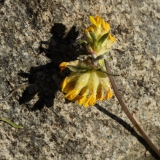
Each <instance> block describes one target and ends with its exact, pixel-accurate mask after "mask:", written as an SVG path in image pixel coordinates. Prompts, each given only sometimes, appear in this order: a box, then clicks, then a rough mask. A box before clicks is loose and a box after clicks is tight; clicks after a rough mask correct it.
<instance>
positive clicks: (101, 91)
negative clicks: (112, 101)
mask: <svg viewBox="0 0 160 160" xmlns="http://www.w3.org/2000/svg"><path fill="white" fill-rule="evenodd" d="M96 98H97V100H103V89H102V85H99V86H98V89H97V97H96Z"/></svg>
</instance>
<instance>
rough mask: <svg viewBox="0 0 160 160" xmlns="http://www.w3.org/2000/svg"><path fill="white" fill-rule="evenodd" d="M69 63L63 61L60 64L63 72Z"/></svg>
mask: <svg viewBox="0 0 160 160" xmlns="http://www.w3.org/2000/svg"><path fill="white" fill-rule="evenodd" d="M67 64H68V62H62V63H61V64H60V65H59V68H60V70H61V72H62V71H63V70H64V69H65V68H66V67H67Z"/></svg>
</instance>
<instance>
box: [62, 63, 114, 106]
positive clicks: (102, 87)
mask: <svg viewBox="0 0 160 160" xmlns="http://www.w3.org/2000/svg"><path fill="white" fill-rule="evenodd" d="M70 63H72V67H73V66H74V65H73V64H74V62H68V66H69V67H70ZM63 64H65V63H64V62H63V63H61V64H60V68H64V67H63ZM66 67H67V66H66ZM75 67H76V66H75ZM76 68H79V72H78V70H77V72H71V74H70V75H69V76H67V77H66V78H65V79H64V80H63V82H62V84H61V87H62V91H63V92H64V93H66V95H65V98H66V99H68V100H71V101H74V102H77V103H78V104H79V105H83V106H84V107H88V106H91V105H94V104H95V103H96V101H97V100H103V99H106V100H107V99H109V98H111V97H112V96H113V92H112V90H111V86H110V82H109V78H108V76H107V75H106V73H104V72H102V71H99V70H95V69H89V70H88V71H85V72H84V70H83V71H82V72H81V70H82V68H81V69H80V67H76Z"/></svg>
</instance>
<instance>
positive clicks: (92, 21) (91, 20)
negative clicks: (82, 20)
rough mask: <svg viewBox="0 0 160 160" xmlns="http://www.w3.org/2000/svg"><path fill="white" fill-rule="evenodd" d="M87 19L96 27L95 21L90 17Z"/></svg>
mask: <svg viewBox="0 0 160 160" xmlns="http://www.w3.org/2000/svg"><path fill="white" fill-rule="evenodd" d="M89 19H90V22H91V23H93V24H94V25H95V26H96V27H97V22H96V21H95V19H94V18H93V17H92V16H90V17H89Z"/></svg>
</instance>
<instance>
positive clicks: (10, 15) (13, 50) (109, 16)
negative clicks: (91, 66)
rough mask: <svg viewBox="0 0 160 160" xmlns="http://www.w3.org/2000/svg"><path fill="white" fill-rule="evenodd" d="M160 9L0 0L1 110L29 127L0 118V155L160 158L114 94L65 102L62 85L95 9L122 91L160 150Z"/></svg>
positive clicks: (89, 0) (133, 3) (103, 0)
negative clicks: (106, 28)
mask: <svg viewBox="0 0 160 160" xmlns="http://www.w3.org/2000/svg"><path fill="white" fill-rule="evenodd" d="M159 8H160V1H159V0H152V1H147V0H141V1H138V0H123V1H122V0H117V1H116V0H108V1H107V0H99V1H96V0H86V1H81V0H47V1H46V0H25V1H22V0H14V1H13V0H1V1H0V21H1V23H0V46H1V47H0V57H1V58H0V82H1V83H0V100H1V103H0V116H1V117H5V118H8V119H10V120H12V121H14V122H15V123H17V124H20V125H22V126H23V127H24V128H23V129H14V128H12V127H11V126H9V125H8V124H6V123H3V122H0V146H1V150H0V157H1V158H0V159H1V160H21V159H23V160H27V159H39V160H45V159H46V160H50V159H53V160H91V159H95V160H100V159H102V160H154V159H156V157H155V156H154V154H153V153H152V151H146V149H145V148H148V147H147V145H146V144H145V142H143V140H142V139H141V137H140V136H139V135H138V134H137V133H136V132H135V131H134V130H133V129H132V128H131V127H130V126H132V124H131V123H130V122H129V120H128V119H127V117H126V115H125V114H124V113H123V111H122V110H121V107H120V106H119V103H118V101H117V99H116V97H114V98H112V99H111V100H109V101H103V102H99V103H98V104H99V105H96V106H93V107H90V108H88V109H85V108H83V107H81V106H78V105H77V104H74V103H71V102H69V101H66V100H65V99H64V95H63V93H62V92H61V90H60V87H59V86H60V83H61V82H62V80H63V79H64V77H65V76H66V75H67V74H68V73H69V71H64V72H63V73H60V72H59V68H58V65H59V64H60V63H61V62H63V61H70V60H74V59H76V57H77V56H78V49H79V44H78V40H79V39H80V38H82V36H83V30H84V28H85V27H86V26H88V24H89V20H88V17H89V16H90V15H93V16H95V15H100V16H101V17H102V18H104V19H105V20H106V21H108V22H109V23H110V25H111V31H112V34H113V35H114V36H115V37H116V39H117V42H116V45H115V46H114V48H113V50H112V51H111V52H110V54H109V57H111V58H112V60H111V61H110V66H111V68H112V70H113V72H115V73H119V74H120V76H119V77H116V78H115V79H116V82H117V85H118V88H119V91H120V93H121V95H122V97H123V99H124V101H125V103H126V105H127V106H128V107H129V110H130V111H131V113H132V114H133V116H134V117H135V118H136V120H137V121H138V123H139V124H140V125H141V126H142V128H143V129H144V130H145V131H146V133H147V135H148V136H149V137H150V138H151V140H152V141H153V142H154V144H155V145H156V146H157V147H158V148H159V149H160V123H159V120H160V109H159V108H160V82H159V81H160V50H159V43H160V39H159V37H160V14H159V13H160V10H159ZM25 84H30V86H24V85H25ZM19 86H21V88H19V89H17V90H16V92H14V93H13V94H12V95H11V97H9V98H8V99H6V100H4V99H5V98H6V97H7V95H8V94H10V92H11V91H13V90H14V89H16V88H18V87H19ZM102 107H103V108H102ZM112 114H113V115H112ZM116 116H117V117H116ZM122 119H123V120H124V121H122ZM125 122H126V123H125ZM129 125H130V126H129Z"/></svg>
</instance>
